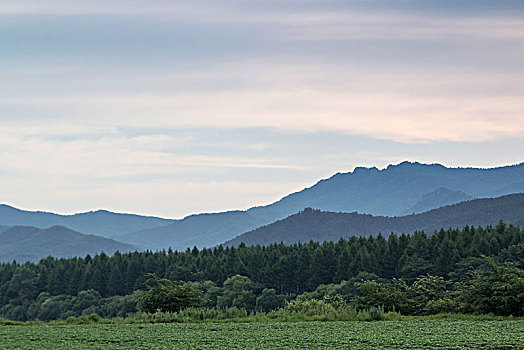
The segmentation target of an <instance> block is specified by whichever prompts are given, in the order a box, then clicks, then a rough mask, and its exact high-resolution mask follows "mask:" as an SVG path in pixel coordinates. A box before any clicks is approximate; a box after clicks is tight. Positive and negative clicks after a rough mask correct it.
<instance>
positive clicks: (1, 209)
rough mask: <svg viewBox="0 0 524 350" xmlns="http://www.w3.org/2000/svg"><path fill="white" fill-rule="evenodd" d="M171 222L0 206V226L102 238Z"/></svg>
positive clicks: (94, 212) (131, 215)
mask: <svg viewBox="0 0 524 350" xmlns="http://www.w3.org/2000/svg"><path fill="white" fill-rule="evenodd" d="M171 221H172V220H168V219H162V218H156V217H149V216H140V215H134V214H120V213H112V212H109V211H107V210H98V211H91V212H87V213H80V214H74V215H59V214H53V213H46V212H40V211H37V212H33V211H26V210H20V209H16V208H13V207H11V206H9V205H5V204H0V225H4V226H33V227H38V228H46V227H51V226H66V227H69V228H70V229H72V230H75V231H79V232H82V233H86V234H94V235H97V236H102V237H112V236H114V235H116V234H121V233H124V232H131V231H136V230H140V229H147V228H153V227H159V226H164V225H166V224H168V223H170V222H171Z"/></svg>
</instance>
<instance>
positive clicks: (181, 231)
mask: <svg viewBox="0 0 524 350" xmlns="http://www.w3.org/2000/svg"><path fill="white" fill-rule="evenodd" d="M442 187H445V188H446V189H447V190H448V191H449V192H455V195H456V194H457V193H459V192H460V193H463V197H464V198H466V196H471V197H497V196H501V195H505V194H510V193H516V192H524V163H522V164H519V165H513V166H506V167H501V168H493V169H476V168H446V167H444V166H442V165H438V164H431V165H426V164H420V163H409V162H403V163H400V164H398V165H390V166H388V167H387V168H385V169H382V170H379V169H377V168H356V169H355V170H354V171H353V172H348V173H343V174H340V173H339V174H336V175H334V176H332V177H331V178H329V179H325V180H321V181H319V182H318V183H316V184H315V185H314V186H312V187H309V188H306V189H304V190H302V191H300V192H296V193H293V194H290V195H288V196H286V197H284V198H282V199H281V200H279V201H277V202H275V203H273V204H270V205H267V206H262V207H254V208H251V209H249V210H247V211H235V212H226V213H217V214H201V215H193V216H190V217H187V218H185V219H183V220H181V221H176V222H173V223H170V224H168V225H166V226H164V227H160V228H153V229H145V230H140V231H139V232H131V233H124V234H120V235H118V236H115V238H116V239H118V240H121V241H125V242H129V243H131V244H135V245H139V246H142V247H147V248H151V249H155V248H167V247H169V246H170V247H172V248H173V249H177V250H185V249H186V248H187V247H192V246H193V245H196V246H198V247H204V246H207V247H209V246H214V245H217V244H220V243H222V242H224V241H226V240H229V239H232V238H233V237H235V236H237V235H240V234H242V233H244V232H247V231H250V230H253V229H255V228H257V227H259V226H261V225H267V224H270V223H272V222H274V221H276V220H280V219H283V218H286V217H287V216H289V215H291V214H293V213H297V212H299V211H301V210H303V209H304V208H307V207H311V208H315V209H320V210H324V211H334V212H354V211H358V212H365V213H369V214H373V215H389V216H393V215H401V214H402V213H403V212H406V211H407V210H410V209H411V208H413V207H414V206H416V205H417V203H420V201H422V202H424V199H423V197H424V195H428V193H431V192H436V193H437V194H438V192H439V188H442ZM441 194H442V193H441ZM437 197H438V195H437ZM455 197H456V198H455V200H456V201H459V200H460V199H462V198H458V196H455ZM437 199H438V198H437ZM439 200H440V201H441V202H445V201H444V200H443V198H440V199H439ZM450 203H453V200H451V201H449V198H448V202H446V203H444V204H450ZM423 204H424V205H425V207H424V209H428V210H429V209H433V208H435V207H438V206H440V205H441V204H440V203H438V201H437V200H435V201H434V202H433V204H431V203H428V202H426V203H423ZM431 205H434V206H435V207H431ZM230 215H231V216H232V217H234V220H227V217H228V216H230Z"/></svg>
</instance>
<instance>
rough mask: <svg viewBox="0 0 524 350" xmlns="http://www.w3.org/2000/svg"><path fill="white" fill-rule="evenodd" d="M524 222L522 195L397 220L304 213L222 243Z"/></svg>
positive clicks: (321, 238)
mask: <svg viewBox="0 0 524 350" xmlns="http://www.w3.org/2000/svg"><path fill="white" fill-rule="evenodd" d="M523 219H524V194H522V193H521V194H512V195H507V196H502V197H498V198H484V199H475V200H471V201H466V202H462V203H459V204H454V205H449V206H445V207H442V208H439V209H433V210H431V211H427V212H424V213H421V214H416V215H408V216H401V217H385V216H372V215H369V214H358V213H333V212H322V211H319V210H312V209H306V210H304V211H302V212H300V213H298V214H295V215H291V216H289V217H288V218H286V219H284V220H280V221H277V222H275V223H273V224H270V225H267V226H264V227H260V228H258V229H256V230H253V231H250V232H247V233H245V234H242V235H240V236H239V237H236V238H234V239H233V240H230V241H228V242H226V243H225V244H224V245H228V246H231V245H232V246H236V245H239V244H240V243H242V242H243V243H245V244H247V245H256V244H261V245H267V244H270V243H278V242H284V243H286V244H290V243H296V242H308V241H309V240H314V241H337V240H339V239H340V238H341V237H348V236H369V235H376V234H378V233H380V232H382V233H383V234H385V235H388V234H389V233H391V232H395V233H411V232H414V231H415V230H424V231H425V232H428V233H431V232H433V231H435V230H438V229H440V228H450V227H451V228H454V227H463V226H466V225H470V226H487V225H494V224H497V223H498V221H499V220H504V221H505V222H508V223H520V222H521V221H522V220H523Z"/></svg>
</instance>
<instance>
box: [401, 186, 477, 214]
mask: <svg viewBox="0 0 524 350" xmlns="http://www.w3.org/2000/svg"><path fill="white" fill-rule="evenodd" d="M471 199H473V197H471V196H470V195H468V194H467V193H464V192H462V191H452V190H450V189H448V188H446V187H440V188H437V189H436V190H434V191H431V192H429V193H426V194H425V195H423V196H422V197H421V198H420V199H419V200H418V202H417V203H415V205H414V206H412V207H411V208H410V209H408V210H406V211H405V212H404V213H402V214H403V215H409V214H419V213H423V212H425V211H428V210H431V209H434V208H440V207H443V206H445V205H451V204H455V203H460V202H463V201H467V200H471Z"/></svg>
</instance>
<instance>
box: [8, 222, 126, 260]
mask: <svg viewBox="0 0 524 350" xmlns="http://www.w3.org/2000/svg"><path fill="white" fill-rule="evenodd" d="M0 242H2V244H1V245H0V262H9V261H12V260H16V261H18V262H25V261H33V262H35V261H38V260H40V259H42V258H45V257H47V256H49V255H51V256H53V257H55V258H61V257H73V256H85V255H87V254H95V253H100V252H102V251H103V252H105V253H106V254H113V253H114V252H115V251H117V250H118V251H121V252H127V251H131V250H134V249H135V248H134V247H133V246H131V245H129V244H125V243H121V242H117V241H115V240H112V239H108V238H104V237H99V236H94V235H84V234H81V233H79V232H76V231H73V230H70V229H68V228H66V227H63V226H53V227H50V228H47V229H39V228H36V227H30V226H14V227H11V228H9V229H7V230H6V231H4V232H2V233H0Z"/></svg>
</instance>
